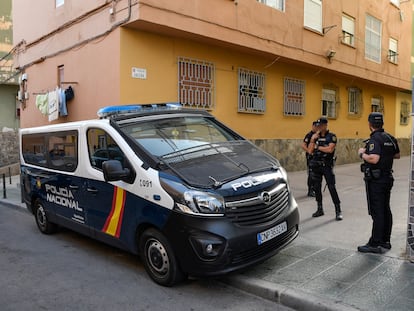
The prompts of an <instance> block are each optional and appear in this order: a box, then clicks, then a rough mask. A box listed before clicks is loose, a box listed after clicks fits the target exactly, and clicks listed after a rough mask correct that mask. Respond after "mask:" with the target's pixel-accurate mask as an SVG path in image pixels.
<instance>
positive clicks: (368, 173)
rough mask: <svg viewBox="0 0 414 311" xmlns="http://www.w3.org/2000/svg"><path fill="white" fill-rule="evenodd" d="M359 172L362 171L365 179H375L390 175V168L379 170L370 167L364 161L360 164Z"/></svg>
mask: <svg viewBox="0 0 414 311" xmlns="http://www.w3.org/2000/svg"><path fill="white" fill-rule="evenodd" d="M361 172H362V173H364V179H365V180H375V179H380V178H381V177H386V176H388V177H392V170H381V169H379V168H371V167H370V166H369V165H366V164H365V163H362V164H361Z"/></svg>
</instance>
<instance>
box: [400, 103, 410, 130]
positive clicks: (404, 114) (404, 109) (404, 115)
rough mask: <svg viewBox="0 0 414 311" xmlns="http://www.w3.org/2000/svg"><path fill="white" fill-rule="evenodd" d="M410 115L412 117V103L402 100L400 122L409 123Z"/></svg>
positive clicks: (402, 123)
mask: <svg viewBox="0 0 414 311" xmlns="http://www.w3.org/2000/svg"><path fill="white" fill-rule="evenodd" d="M409 117H410V103H408V102H406V101H403V102H401V110H400V124H401V125H407V124H408V120H409Z"/></svg>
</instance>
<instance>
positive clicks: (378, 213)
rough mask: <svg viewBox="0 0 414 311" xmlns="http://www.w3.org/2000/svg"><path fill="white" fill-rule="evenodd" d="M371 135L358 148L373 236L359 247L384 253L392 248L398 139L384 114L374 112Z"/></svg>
mask: <svg viewBox="0 0 414 311" xmlns="http://www.w3.org/2000/svg"><path fill="white" fill-rule="evenodd" d="M368 123H369V128H370V130H371V135H370V138H369V139H368V140H367V141H366V145H365V148H359V150H358V154H359V157H360V158H361V159H362V160H364V163H363V165H362V166H361V170H362V171H363V173H364V181H365V185H366V192H367V202H368V212H369V213H370V215H371V217H372V232H371V238H370V239H369V241H368V243H367V244H366V245H362V246H358V251H359V252H363V253H383V252H384V251H386V250H389V249H391V243H390V238H391V230H392V213H391V207H390V197H391V189H392V186H393V184H394V178H393V176H392V165H393V162H394V159H399V158H400V148H399V146H398V143H397V140H396V139H395V138H394V137H393V136H392V135H390V134H389V133H387V132H385V131H384V129H383V128H382V127H383V125H384V120H383V115H382V114H381V113H379V112H372V113H371V114H370V115H369V116H368Z"/></svg>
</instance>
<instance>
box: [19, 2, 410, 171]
mask: <svg viewBox="0 0 414 311" xmlns="http://www.w3.org/2000/svg"><path fill="white" fill-rule="evenodd" d="M13 19H14V28H13V30H14V39H15V40H14V62H15V67H16V69H17V70H19V71H20V72H21V75H20V77H23V79H22V78H21V79H20V82H21V83H20V93H19V94H21V96H20V99H21V108H22V109H21V126H22V127H30V126H36V125H44V124H49V123H57V122H68V121H75V120H83V119H90V118H96V111H97V110H98V109H99V108H101V107H104V106H108V105H116V104H130V103H155V102H166V101H167V102H172V101H173V102H176V101H179V102H181V103H183V105H185V106H188V107H194V108H202V109H206V110H209V111H210V112H211V113H212V114H214V115H215V116H216V117H217V118H218V119H220V120H221V121H223V122H224V123H226V124H227V125H229V126H230V127H232V128H234V129H235V130H236V131H238V132H239V133H241V134H242V135H244V136H245V137H246V138H248V139H250V140H252V141H253V142H255V143H256V144H258V145H259V146H261V147H263V148H264V149H265V150H267V151H268V152H269V153H271V154H273V155H275V156H277V157H278V158H279V159H280V160H281V162H282V164H283V165H284V166H285V167H286V168H287V169H290V170H293V169H303V168H304V167H305V161H304V155H303V152H302V151H301V149H300V147H299V146H300V143H301V141H302V139H303V137H304V135H305V133H306V132H308V131H309V130H310V126H311V123H312V121H313V120H315V119H317V118H319V117H320V116H322V115H323V116H326V117H328V119H329V128H330V129H331V130H332V131H333V132H335V133H336V134H337V136H338V138H339V143H338V148H337V149H338V155H339V156H338V163H347V162H353V161H357V160H358V159H357V156H356V150H357V149H358V147H359V146H361V145H362V140H363V139H365V138H367V137H368V136H369V129H368V125H367V117H368V114H369V113H370V112H371V111H381V112H383V113H384V118H385V126H386V129H387V130H388V131H389V132H391V133H392V134H394V135H396V136H397V137H398V138H399V139H400V141H401V145H402V146H403V152H406V153H407V154H408V153H409V150H410V143H409V142H410V140H411V118H410V117H409V116H410V113H411V93H410V92H411V73H410V62H411V19H412V4H411V2H410V3H408V2H406V1H397V0H393V1H389V0H381V1H378V0H375V1H374V0H367V1H358V0H338V1H321V0H290V1H286V0H272V1H270V0H260V1H257V0H234V1H233V0H209V1H203V0H193V1H188V0H187V1H186V0H175V1H166V0H117V1H104V0H96V1H87V2H85V1H82V0H56V1H49V2H48V3H46V4H38V3H34V2H33V3H32V2H27V1H23V0H13ZM39 20H44V21H47V22H45V23H38V22H37V21H39ZM69 87H71V88H72V89H73V91H74V98H73V99H72V100H70V101H68V102H67V103H66V109H67V114H62V115H59V116H58V117H56V116H55V117H54V118H52V119H51V118H50V114H49V113H48V112H47V111H45V110H44V109H39V107H40V108H41V107H42V105H41V100H44V99H45V96H48V95H50V94H53V92H54V91H55V90H56V89H57V88H60V90H63V91H64V90H66V89H68V88H69ZM404 146H406V147H404Z"/></svg>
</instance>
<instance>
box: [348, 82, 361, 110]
mask: <svg viewBox="0 0 414 311" xmlns="http://www.w3.org/2000/svg"><path fill="white" fill-rule="evenodd" d="M361 111H362V91H361V89H359V88H357V87H350V88H349V89H348V113H349V114H351V115H361Z"/></svg>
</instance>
